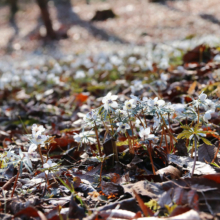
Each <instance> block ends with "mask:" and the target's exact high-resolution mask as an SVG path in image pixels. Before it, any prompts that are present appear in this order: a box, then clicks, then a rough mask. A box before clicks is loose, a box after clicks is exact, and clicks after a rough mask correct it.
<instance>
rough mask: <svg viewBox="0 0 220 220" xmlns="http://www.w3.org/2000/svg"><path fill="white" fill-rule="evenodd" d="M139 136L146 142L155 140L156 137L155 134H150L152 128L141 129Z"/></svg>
mask: <svg viewBox="0 0 220 220" xmlns="http://www.w3.org/2000/svg"><path fill="white" fill-rule="evenodd" d="M139 136H140V137H141V138H142V139H144V140H154V139H155V138H156V136H155V135H154V134H150V128H149V127H148V128H145V129H144V128H143V127H141V129H140V132H139Z"/></svg>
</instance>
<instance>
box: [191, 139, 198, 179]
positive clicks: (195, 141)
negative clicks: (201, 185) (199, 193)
mask: <svg viewBox="0 0 220 220" xmlns="http://www.w3.org/2000/svg"><path fill="white" fill-rule="evenodd" d="M194 143H195V157H194V163H193V168H192V173H191V178H192V177H193V174H194V170H195V167H196V157H197V139H196V135H194Z"/></svg>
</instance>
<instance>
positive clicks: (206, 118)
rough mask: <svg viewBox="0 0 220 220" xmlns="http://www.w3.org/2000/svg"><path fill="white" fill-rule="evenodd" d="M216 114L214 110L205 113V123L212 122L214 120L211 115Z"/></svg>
mask: <svg viewBox="0 0 220 220" xmlns="http://www.w3.org/2000/svg"><path fill="white" fill-rule="evenodd" d="M212 113H214V111H213V109H210V110H208V111H207V112H205V114H204V115H203V119H204V121H207V122H208V120H210V119H211V118H212V116H211V114H212Z"/></svg>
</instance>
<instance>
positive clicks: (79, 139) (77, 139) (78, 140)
mask: <svg viewBox="0 0 220 220" xmlns="http://www.w3.org/2000/svg"><path fill="white" fill-rule="evenodd" d="M74 134H75V135H74V136H73V138H74V140H75V141H76V142H77V143H80V142H81V140H82V138H81V136H80V135H79V134H77V133H74Z"/></svg>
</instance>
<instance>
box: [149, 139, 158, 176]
mask: <svg viewBox="0 0 220 220" xmlns="http://www.w3.org/2000/svg"><path fill="white" fill-rule="evenodd" d="M148 146H149V148H147V149H148V152H149V156H150V162H151V166H152V170H153V174H154V175H156V172H155V169H154V162H153V158H152V155H151V149H152V148H151V141H149V145H148Z"/></svg>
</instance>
